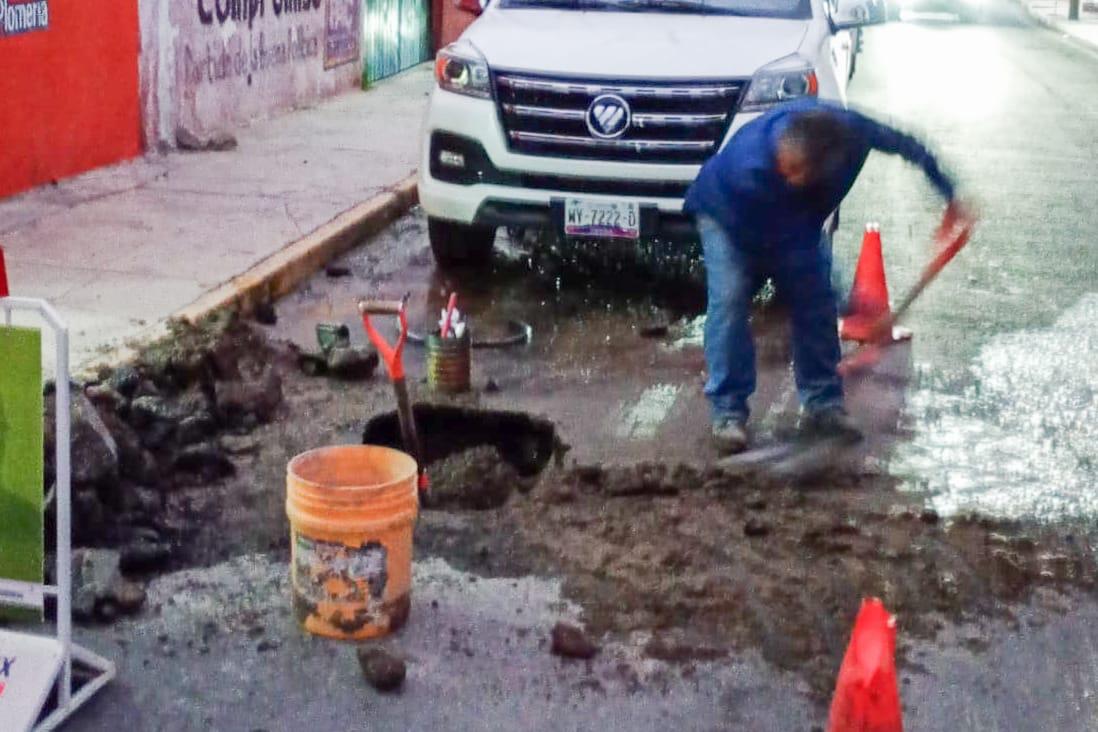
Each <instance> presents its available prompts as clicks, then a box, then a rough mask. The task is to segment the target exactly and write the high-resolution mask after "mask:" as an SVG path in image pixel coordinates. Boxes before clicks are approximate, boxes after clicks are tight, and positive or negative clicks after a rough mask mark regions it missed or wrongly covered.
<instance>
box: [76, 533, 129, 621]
mask: <svg viewBox="0 0 1098 732" xmlns="http://www.w3.org/2000/svg"><path fill="white" fill-rule="evenodd" d="M120 562H121V556H120V555H119V553H118V552H116V551H114V550H112V549H76V550H75V551H73V553H72V612H73V614H74V615H75V616H76V617H77V618H81V619H87V618H91V617H92V616H94V615H95V607H96V604H97V603H98V602H99V601H100V600H101V599H103V598H108V597H110V596H111V591H112V589H113V588H114V587H115V586H116V583H117V582H119V581H120V580H121V577H122V574H121V571H120Z"/></svg>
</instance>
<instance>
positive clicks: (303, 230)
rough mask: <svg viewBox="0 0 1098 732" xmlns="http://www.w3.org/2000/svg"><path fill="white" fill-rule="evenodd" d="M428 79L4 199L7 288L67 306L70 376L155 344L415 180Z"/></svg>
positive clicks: (395, 82)
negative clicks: (331, 225) (225, 291)
mask: <svg viewBox="0 0 1098 732" xmlns="http://www.w3.org/2000/svg"><path fill="white" fill-rule="evenodd" d="M431 85H432V78H431V73H430V69H429V68H427V67H420V68H417V69H414V70H412V71H410V72H407V73H405V74H403V75H401V76H398V77H396V78H394V79H391V80H389V81H386V82H383V83H381V84H379V85H377V86H376V87H374V88H373V89H371V90H370V91H368V92H356V93H350V94H346V95H344V96H341V97H339V98H337V99H334V100H332V101H329V102H325V103H323V104H321V105H319V106H317V107H315V108H310V109H304V110H299V111H295V112H292V113H289V114H287V115H284V116H281V117H278V118H275V119H271V120H266V121H263V122H258V123H256V124H254V125H252V126H251V127H249V128H246V129H241V130H239V131H237V133H236V136H237V140H238V142H239V146H238V147H237V148H236V149H235V150H232V151H229V152H203V153H186V152H173V153H171V154H168V155H150V156H146V157H145V158H141V159H137V160H134V161H131V162H129V163H124V164H121V165H117V166H113V167H110V168H104V169H100V170H96V171H92V172H90V173H87V174H85V175H81V176H79V177H77V178H73V179H71V180H67V181H64V182H61V183H58V184H56V185H53V186H44V187H42V188H40V189H36V190H33V191H30V192H28V193H25V194H21V195H18V196H15V197H13V198H10V199H7V200H4V201H0V246H2V247H3V248H4V251H5V253H6V259H7V265H8V274H9V279H10V285H11V294H12V295H15V296H24V297H41V298H46V299H48V300H49V301H50V302H51V303H53V304H54V305H55V306H56V307H57V308H58V309H59V310H60V312H61V314H62V315H63V316H64V317H65V318H66V319H67V320H68V323H69V328H70V337H71V340H72V344H71V353H72V355H71V364H72V366H73V368H74V369H77V368H78V367H79V366H80V365H82V364H83V365H87V364H88V363H89V362H94V361H95V360H96V359H98V358H101V357H103V355H104V354H107V353H110V352H112V351H114V350H115V349H118V348H120V347H122V346H124V345H125V344H126V343H127V342H128V341H131V340H132V339H141V338H145V337H150V336H154V335H155V334H156V333H157V332H159V330H160V329H162V328H163V324H164V322H165V321H166V319H167V318H168V317H170V316H171V315H173V314H175V313H177V312H179V311H181V310H182V309H184V308H186V307H187V306H188V305H190V304H191V303H194V302H195V301H197V300H199V299H200V298H201V297H202V296H203V295H204V294H205V293H208V292H209V291H210V290H211V289H213V288H216V287H217V286H218V285H221V284H222V283H225V282H226V281H228V280H230V279H232V278H233V277H235V276H237V275H239V274H241V273H243V272H245V271H247V270H249V268H252V267H253V266H255V265H256V264H257V263H259V262H261V261H262V260H264V259H266V258H268V257H270V256H271V255H273V254H275V253H277V252H279V251H280V250H282V249H284V248H285V247H287V246H288V245H289V244H291V243H293V242H295V241H298V240H301V239H302V238H303V237H306V236H307V235H309V234H310V233H311V232H314V231H316V230H317V229H318V228H320V227H322V226H323V225H325V224H327V223H328V222H331V221H332V220H333V219H334V218H336V217H338V216H340V214H343V213H344V212H347V211H348V210H350V209H352V208H354V207H355V206H356V205H358V204H362V203H363V202H366V201H369V200H371V199H372V198H374V197H376V196H378V195H379V194H382V193H384V192H385V191H386V190H387V189H391V188H392V187H394V186H396V185H397V184H399V183H400V182H401V181H404V180H405V179H407V178H408V176H410V175H411V174H413V173H414V172H415V169H416V167H417V159H418V150H419V142H420V140H419V134H418V133H419V130H420V126H421V120H422V116H423V113H424V110H425V108H426V103H427V97H428V94H429V92H430V89H431ZM16 322H28V323H30V322H34V321H33V320H32V319H27V320H21V319H19V318H16ZM45 350H46V354H45V357H46V361H47V363H48V364H50V366H51V368H50V370H51V371H52V348H49V347H47V348H46V349H45Z"/></svg>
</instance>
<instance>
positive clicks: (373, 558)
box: [293, 534, 389, 603]
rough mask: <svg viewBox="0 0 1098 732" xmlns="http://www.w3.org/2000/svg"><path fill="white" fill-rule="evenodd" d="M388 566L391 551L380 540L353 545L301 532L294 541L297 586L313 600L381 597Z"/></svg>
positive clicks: (353, 600)
mask: <svg viewBox="0 0 1098 732" xmlns="http://www.w3.org/2000/svg"><path fill="white" fill-rule="evenodd" d="M388 566H389V552H388V551H387V550H386V549H385V545H383V544H382V543H380V542H377V541H371V542H367V543H366V544H363V545H362V546H360V547H350V546H347V545H346V544H337V543H333V542H327V541H318V540H316V539H310V538H309V537H307V536H302V535H301V534H297V536H296V537H295V540H294V578H293V579H294V589H295V591H296V592H297V593H298V594H299V595H300V596H301V597H302V598H303V599H305V600H307V601H309V602H311V603H321V602H337V603H368V602H369V601H370V600H381V598H382V597H383V596H384V595H385V585H386V584H388V582H389V572H388Z"/></svg>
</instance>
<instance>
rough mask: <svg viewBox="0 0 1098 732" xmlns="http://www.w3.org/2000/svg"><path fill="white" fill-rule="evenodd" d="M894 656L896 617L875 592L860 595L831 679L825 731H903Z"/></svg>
mask: <svg viewBox="0 0 1098 732" xmlns="http://www.w3.org/2000/svg"><path fill="white" fill-rule="evenodd" d="M895 657H896V618H895V617H893V616H891V615H889V614H888V611H887V610H885V607H884V605H883V604H882V603H881V601H880V600H878V599H877V598H866V599H864V600H862V608H861V610H859V611H858V618H857V620H855V621H854V632H853V633H851V634H850V645H849V646H847V648H846V656H844V657H843V665H842V667H841V668H840V669H839V680H838V682H836V684H835V697H834V698H833V699H832V700H831V716H830V718H829V720H828V725H827V732H903V729H904V723H903V718H902V716H901V712H900V690H899V687H898V686H897V685H896V658H895Z"/></svg>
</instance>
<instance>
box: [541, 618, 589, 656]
mask: <svg viewBox="0 0 1098 732" xmlns="http://www.w3.org/2000/svg"><path fill="white" fill-rule="evenodd" d="M550 637H551V640H552V644H551V645H550V647H549V650H550V652H551V653H552V654H553V655H554V656H561V657H562V658H579V659H589V658H594V657H595V655H596V654H597V653H598V652H599V647H598V646H597V645H595V643H594V642H592V641H591V639H590V638H588V637H587V634H586V633H584V632H583V630H581V629H580V628H577V627H576V626H574V625H569V624H568V623H557V624H556V625H554V626H553V630H552V633H551V634H550Z"/></svg>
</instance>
